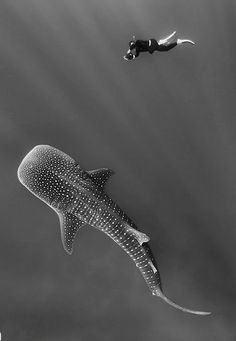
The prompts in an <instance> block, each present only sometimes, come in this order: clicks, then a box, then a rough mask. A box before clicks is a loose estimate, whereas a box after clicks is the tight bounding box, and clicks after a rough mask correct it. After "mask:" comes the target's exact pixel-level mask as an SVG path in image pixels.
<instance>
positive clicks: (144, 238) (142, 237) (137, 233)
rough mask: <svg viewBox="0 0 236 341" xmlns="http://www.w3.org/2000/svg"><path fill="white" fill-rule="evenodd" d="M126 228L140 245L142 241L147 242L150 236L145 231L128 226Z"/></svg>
mask: <svg viewBox="0 0 236 341" xmlns="http://www.w3.org/2000/svg"><path fill="white" fill-rule="evenodd" d="M127 229H128V231H130V232H131V233H132V234H134V235H135V237H136V238H137V240H138V242H139V244H140V245H142V244H143V243H147V242H149V240H150V238H149V237H148V236H147V235H146V234H145V233H142V232H140V231H138V230H135V229H133V228H132V227H130V226H129V227H128V228H127Z"/></svg>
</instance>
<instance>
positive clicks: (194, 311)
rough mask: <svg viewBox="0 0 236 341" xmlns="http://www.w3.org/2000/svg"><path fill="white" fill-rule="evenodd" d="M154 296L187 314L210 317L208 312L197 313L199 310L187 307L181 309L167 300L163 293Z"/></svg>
mask: <svg viewBox="0 0 236 341" xmlns="http://www.w3.org/2000/svg"><path fill="white" fill-rule="evenodd" d="M153 295H155V296H158V297H160V298H161V299H162V300H164V301H165V302H166V303H168V304H169V305H171V306H172V307H174V308H176V309H179V310H182V311H184V312H185V313H190V314H195V315H210V314H211V312H208V311H197V310H191V309H188V308H185V307H181V306H180V305H178V304H176V303H174V302H172V301H171V300H170V299H169V298H167V297H166V296H165V295H164V294H163V293H162V292H161V291H159V290H158V291H155V292H153Z"/></svg>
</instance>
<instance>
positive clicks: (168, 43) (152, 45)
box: [123, 31, 195, 61]
mask: <svg viewBox="0 0 236 341" xmlns="http://www.w3.org/2000/svg"><path fill="white" fill-rule="evenodd" d="M183 43H189V44H192V45H195V43H194V42H193V41H192V40H189V39H179V38H177V34H176V31H174V32H173V33H171V34H170V35H169V36H168V37H166V38H164V39H160V40H158V41H157V40H156V39H149V40H139V39H138V40H135V37H134V36H133V40H131V41H130V42H129V49H128V51H127V52H126V55H125V56H124V57H123V58H124V59H125V60H127V61H129V60H133V59H135V58H137V57H138V56H139V53H140V52H149V53H151V54H152V53H153V52H154V51H161V52H163V51H169V50H171V49H173V48H174V47H175V46H177V45H181V44H183ZM133 51H134V52H133Z"/></svg>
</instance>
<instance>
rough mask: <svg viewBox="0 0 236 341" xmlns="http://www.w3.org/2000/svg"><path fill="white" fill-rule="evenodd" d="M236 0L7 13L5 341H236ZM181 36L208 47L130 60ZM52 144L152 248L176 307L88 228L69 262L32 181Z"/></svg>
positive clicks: (0, 281) (1, 147) (5, 1)
mask: <svg viewBox="0 0 236 341" xmlns="http://www.w3.org/2000/svg"><path fill="white" fill-rule="evenodd" d="M235 15H236V3H235V1H234V0H224V1H223V0H221V1H220V0H207V1H203V0H198V1H193V0H179V1H174V0H162V1H160V0H158V1H153V0H145V1H144V0H142V1H141V0H133V1H131V0H127V1H125V0H119V1H114V0H109V1H108V0H100V1H95V0H67V1H63V0H50V1H47V0H2V1H1V2H0V142H1V143H0V156H1V167H0V181H1V190H0V197H1V216H2V220H1V222H2V223H1V238H0V269H1V277H0V307H1V309H0V332H1V333H2V340H10V341H12V340H14V341H15V340H19V341H21V340H22V341H28V340H29V341H31V340H34V341H41V340H43V341H64V340H66V341H75V340H79V341H97V340H102V341H119V340H129V341H134V340H135V341H143V340H145V341H156V340H160V341H172V340H173V341H190V340H191V341H205V340H206V341H208V340H214V341H222V340H226V341H231V340H232V341H233V340H235V338H236V327H235V316H236V308H235V303H236V294H235V286H236V269H235V265H236V257H235V240H236V115H235V114H236V113H235V94H236V92H235V89H236V81H235V79H236V78H235V76H236V68H235V60H236V41H235V29H236V27H235V26H236V21H235ZM174 29H176V30H177V31H178V32H179V36H180V37H187V38H191V39H193V40H195V41H196V43H197V44H196V46H194V47H192V46H181V47H177V48H175V49H174V50H172V51H170V52H168V53H159V54H158V53H156V54H154V55H152V56H151V55H148V54H143V55H141V56H140V58H138V59H137V60H136V61H134V62H132V63H127V62H125V61H124V60H123V59H122V56H123V54H124V52H125V50H126V49H127V42H128V41H129V40H130V38H131V37H132V35H133V34H135V35H136V37H139V38H141V39H142V38H143V39H148V38H152V37H153V38H157V39H159V38H162V37H163V36H166V35H168V34H170V33H171V32H172V31H173V30H174ZM37 144H49V145H52V146H55V147H57V148H59V149H61V150H62V151H64V152H66V153H67V154H69V155H71V156H72V157H73V158H74V159H76V160H77V162H78V163H79V164H80V165H81V166H82V167H84V168H85V169H95V168H99V167H109V168H111V169H113V170H115V171H116V175H114V176H113V177H112V178H111V179H110V181H109V184H108V185H107V192H108V193H109V195H110V196H111V197H112V198H113V199H114V200H116V201H117V202H118V204H119V205H120V206H121V207H122V208H123V209H124V210H125V211H126V212H127V214H128V215H129V216H130V217H131V218H132V219H133V220H134V221H135V222H136V224H137V225H138V227H139V228H140V230H141V231H143V232H145V233H146V234H148V235H149V236H150V237H151V242H150V245H151V248H152V250H153V253H154V254H155V256H156V258H157V261H158V264H159V267H160V271H161V275H162V282H163V288H164V291H165V293H166V294H167V296H169V297H170V298H172V299H173V300H175V301H176V302H178V303H180V304H182V305H185V306H187V307H190V308H195V309H199V310H200V309H201V310H210V311H212V315H211V316H209V317H198V316H190V315H187V314H184V313H181V312H180V311H177V310H174V309H172V308H171V307H169V306H168V305H166V304H165V303H164V302H162V301H160V300H159V299H158V298H155V297H153V296H152V295H151V294H150V293H149V291H148V289H147V287H146V285H145V282H144V280H143V279H142V277H141V275H140V274H139V272H138V271H137V269H136V267H135V266H134V264H133V263H132V261H131V260H130V259H129V258H128V256H127V255H126V254H125V253H124V252H123V251H122V250H121V249H120V248H119V247H118V246H117V245H116V244H114V242H112V241H111V240H110V239H108V238H107V237H106V236H105V235H103V234H102V233H100V232H98V231H96V230H94V229H92V228H89V227H88V228H84V229H81V230H80V231H79V233H78V236H77V240H76V245H75V248H74V253H73V255H72V256H67V255H66V254H65V252H64V250H63V248H62V245H61V240H60V231H59V221H58V218H57V216H56V214H55V213H54V212H53V211H52V210H50V209H49V208H48V207H47V206H46V205H45V204H43V203H42V202H41V201H39V200H38V199H37V198H35V197H34V196H32V195H31V194H30V193H29V192H28V191H27V190H26V189H25V188H23V187H22V186H21V184H20V183H19V182H18V180H17V177H16V171H17V167H18V165H19V163H20V162H21V160H22V158H23V157H24V155H25V154H26V153H27V152H28V151H29V150H30V149H31V148H32V147H34V146H35V145H37Z"/></svg>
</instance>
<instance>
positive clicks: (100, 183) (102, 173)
mask: <svg viewBox="0 0 236 341" xmlns="http://www.w3.org/2000/svg"><path fill="white" fill-rule="evenodd" d="M114 173H115V172H114V171H113V170H111V169H108V168H100V169H95V170H91V171H88V174H89V175H90V176H91V178H92V180H93V182H94V183H95V184H96V186H97V187H98V188H99V189H103V187H104V186H105V183H106V182H107V180H108V179H109V178H110V176H111V175H112V174H114Z"/></svg>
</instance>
